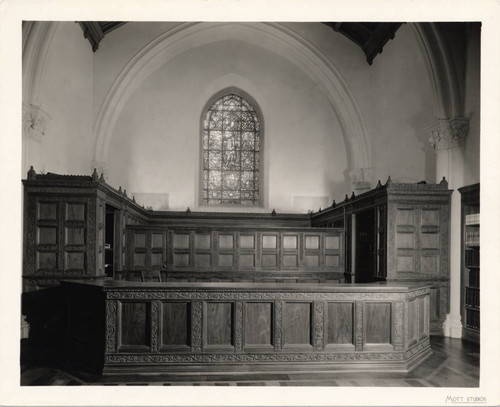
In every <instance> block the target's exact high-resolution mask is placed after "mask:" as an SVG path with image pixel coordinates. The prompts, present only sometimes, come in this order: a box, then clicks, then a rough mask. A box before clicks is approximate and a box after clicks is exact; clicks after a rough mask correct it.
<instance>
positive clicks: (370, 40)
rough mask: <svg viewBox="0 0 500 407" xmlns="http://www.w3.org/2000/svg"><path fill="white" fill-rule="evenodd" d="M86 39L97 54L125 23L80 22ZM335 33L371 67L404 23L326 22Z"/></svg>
mask: <svg viewBox="0 0 500 407" xmlns="http://www.w3.org/2000/svg"><path fill="white" fill-rule="evenodd" d="M78 23H79V24H80V27H81V28H82V30H83V35H84V37H85V38H86V39H87V40H88V41H89V42H90V45H91V46H92V51H94V52H96V51H97V49H98V48H99V43H100V42H101V41H102V40H103V39H104V38H105V36H106V34H108V33H110V32H111V31H113V30H115V29H117V28H118V27H120V26H122V25H123V24H125V22H124V21H79V22H78ZM323 24H326V25H328V26H329V27H331V28H332V30H333V31H334V32H338V33H340V34H342V35H344V36H345V37H347V38H348V39H349V40H351V41H352V42H354V43H355V44H356V45H357V46H359V47H360V48H361V50H362V51H363V52H364V54H365V56H366V61H367V62H368V64H369V65H371V64H372V63H373V59H374V58H375V57H376V56H377V55H378V54H380V53H382V50H383V48H384V45H385V44H386V43H387V42H388V41H389V40H391V39H393V38H394V36H395V34H396V31H397V30H398V28H399V27H400V26H401V25H402V23H382V22H369V23H353V22H347V23H345V22H344V23H342V22H325V23H323ZM332 35H336V34H332Z"/></svg>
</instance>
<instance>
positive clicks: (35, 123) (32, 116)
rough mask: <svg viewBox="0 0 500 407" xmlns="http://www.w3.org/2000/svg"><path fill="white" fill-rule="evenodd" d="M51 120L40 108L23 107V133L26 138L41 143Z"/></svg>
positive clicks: (32, 106)
mask: <svg viewBox="0 0 500 407" xmlns="http://www.w3.org/2000/svg"><path fill="white" fill-rule="evenodd" d="M49 120H50V116H49V115H48V114H47V113H45V112H44V111H43V110H42V109H41V108H40V107H39V106H34V105H29V106H26V105H25V106H23V133H24V135H25V137H27V138H29V139H31V140H33V141H36V142H38V143H41V142H42V139H43V137H44V136H45V134H46V133H47V124H48V122H49Z"/></svg>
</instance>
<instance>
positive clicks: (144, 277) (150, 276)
mask: <svg viewBox="0 0 500 407" xmlns="http://www.w3.org/2000/svg"><path fill="white" fill-rule="evenodd" d="M141 281H142V282H146V281H156V282H158V283H161V282H162V280H161V273H160V270H148V271H145V270H141Z"/></svg>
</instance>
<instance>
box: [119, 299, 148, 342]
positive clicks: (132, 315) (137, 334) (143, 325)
mask: <svg viewBox="0 0 500 407" xmlns="http://www.w3.org/2000/svg"><path fill="white" fill-rule="evenodd" d="M120 325H121V345H129V346H131V345H138V346H140V345H143V346H149V313H148V308H147V306H146V303H145V302H123V303H122V304H121V324H120Z"/></svg>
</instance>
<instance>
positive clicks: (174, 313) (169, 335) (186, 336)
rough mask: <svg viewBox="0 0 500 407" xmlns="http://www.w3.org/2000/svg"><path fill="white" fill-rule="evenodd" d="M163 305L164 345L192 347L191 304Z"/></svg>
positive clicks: (166, 303)
mask: <svg viewBox="0 0 500 407" xmlns="http://www.w3.org/2000/svg"><path fill="white" fill-rule="evenodd" d="M162 305H163V326H162V328H163V331H162V334H163V335H162V336H163V341H162V345H165V346H175V345H186V346H189V345H190V336H191V335H190V326H191V320H190V314H191V313H190V311H189V307H190V304H189V303H187V302H165V303H163V304H162Z"/></svg>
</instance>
